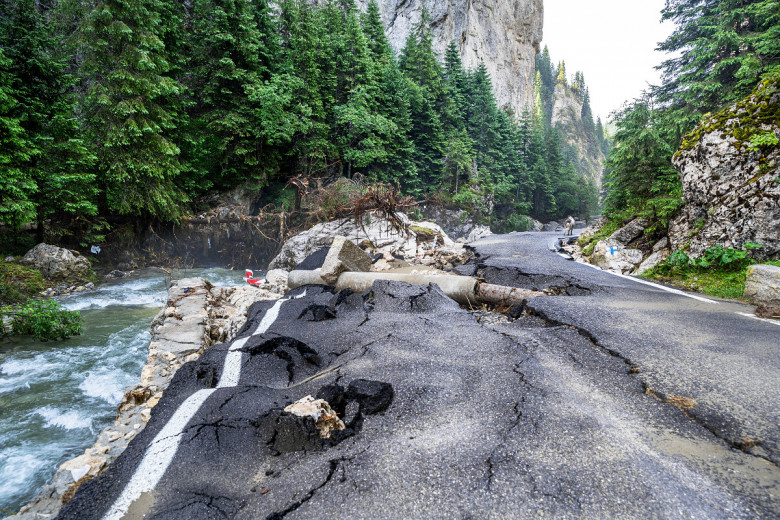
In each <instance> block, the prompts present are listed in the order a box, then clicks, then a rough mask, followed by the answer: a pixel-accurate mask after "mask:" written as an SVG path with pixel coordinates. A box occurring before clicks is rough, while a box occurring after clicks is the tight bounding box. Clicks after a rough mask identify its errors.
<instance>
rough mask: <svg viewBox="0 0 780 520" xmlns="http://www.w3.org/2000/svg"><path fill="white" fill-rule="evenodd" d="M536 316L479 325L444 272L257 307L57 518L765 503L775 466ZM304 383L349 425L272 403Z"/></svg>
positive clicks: (301, 391) (699, 513)
mask: <svg viewBox="0 0 780 520" xmlns="http://www.w3.org/2000/svg"><path fill="white" fill-rule="evenodd" d="M551 298H552V297H551ZM540 321H541V320H539V319H537V318H532V317H528V318H521V319H519V320H517V321H514V322H512V323H499V324H494V325H491V326H483V325H481V324H480V323H478V322H477V320H476V319H475V317H474V315H473V314H472V313H470V312H469V311H468V310H464V309H461V308H460V307H459V306H458V305H457V304H456V303H455V302H453V301H452V300H450V299H449V298H447V297H446V296H445V295H444V294H443V293H441V291H440V290H438V288H437V287H436V286H429V287H422V286H410V285H407V284H403V283H400V282H381V281H380V282H376V283H375V285H374V287H373V289H372V290H371V291H367V292H366V293H364V294H351V293H350V292H348V291H346V292H340V293H335V294H334V293H333V292H332V291H331V290H330V289H328V288H325V287H320V286H308V287H305V288H300V289H297V290H295V291H291V292H290V293H288V295H287V299H285V300H283V301H282V302H281V303H278V304H275V303H274V302H265V303H260V304H256V305H255V306H254V307H253V308H252V309H251V310H250V319H249V320H248V322H247V325H246V326H245V328H244V329H243V330H242V331H241V332H240V333H239V334H238V336H237V339H236V340H234V341H233V342H232V343H230V344H224V345H216V346H214V347H212V348H211V349H209V350H207V351H206V353H205V354H204V355H203V356H202V357H201V358H200V359H199V360H198V361H195V362H192V363H189V364H187V365H185V366H184V367H182V369H181V370H180V371H179V372H178V373H177V374H176V376H175V378H174V380H173V382H172V383H171V385H170V387H169V388H168V390H166V392H165V394H164V396H163V399H162V400H161V401H160V403H159V404H158V405H157V406H156V407H155V408H154V409H153V412H152V417H151V420H150V421H149V424H148V425H147V427H146V429H145V430H144V431H143V432H142V433H141V434H139V435H138V437H137V438H136V439H135V440H134V441H133V442H132V443H131V444H130V446H129V447H128V449H127V451H126V452H125V453H124V454H123V455H122V456H120V457H119V459H118V460H117V461H116V462H115V463H114V464H113V465H112V466H111V467H110V468H109V469H108V471H107V472H106V473H104V474H103V475H102V476H100V477H98V478H96V479H94V480H92V481H90V482H88V483H86V484H84V485H83V486H82V487H81V488H80V490H79V491H78V493H77V494H76V496H75V497H74V499H73V500H72V501H71V502H70V503H69V504H68V505H67V506H65V508H64V509H63V510H62V512H61V514H60V516H59V518H63V519H90V518H95V519H97V518H104V517H106V518H142V517H143V518H153V519H181V518H193V519H199V518H246V519H257V518H268V519H278V518H339V519H343V518H508V517H512V518H531V517H534V518H536V517H538V516H540V515H541V516H542V517H560V516H570V517H591V518H595V517H597V518H603V517H642V518H647V517H667V518H678V517H680V516H681V515H685V516H689V517H693V518H755V517H756V516H763V517H766V518H769V517H773V516H776V515H777V513H778V512H779V511H780V505H779V504H778V490H780V473H778V471H777V467H776V466H774V465H772V464H771V463H769V462H767V461H765V460H763V459H759V458H756V457H753V456H751V455H748V454H745V453H742V452H740V451H737V450H733V449H731V448H730V447H729V446H728V445H727V444H725V443H724V442H722V441H721V440H719V439H717V438H716V437H714V436H713V435H711V434H710V433H709V432H708V431H706V430H705V429H703V428H701V427H700V426H698V425H697V424H695V423H694V422H692V421H690V420H689V419H687V418H686V417H685V416H684V415H682V414H680V413H679V411H678V410H676V409H674V408H673V407H670V406H668V405H667V404H665V403H661V402H659V401H658V400H656V399H654V398H653V397H652V396H649V395H647V394H645V393H644V389H643V388H642V385H641V384H640V383H639V382H638V381H637V379H636V378H633V377H631V375H630V374H629V373H628V371H627V369H626V366H625V363H624V362H623V361H622V360H620V359H618V358H616V357H614V356H610V355H609V354H608V353H606V352H604V351H603V350H602V349H600V348H598V347H596V346H595V345H593V344H592V343H590V342H589V341H588V340H587V338H584V337H583V336H582V335H581V334H579V333H578V332H577V331H576V330H575V329H572V328H569V327H565V326H560V327H545V326H544V324H541V323H540ZM258 332H259V333H258ZM231 359H232V360H233V361H230V360H231ZM226 360H228V361H226ZM236 360H237V365H236V364H235V363H234V361H236ZM356 381H368V382H371V384H363V386H361V388H365V389H366V390H364V391H361V392H362V393H361V392H358V391H356V390H355V388H357V386H355V385H356V383H355V382H356ZM350 385H352V386H350ZM372 385H374V386H372ZM358 386H359V385H358ZM350 388H351V389H352V390H350ZM372 388H383V389H384V391H383V392H379V391H377V392H373V390H371V389H372ZM387 388H392V392H391V393H388V391H387ZM372 393H375V394H376V395H368V394H372ZM380 393H381V394H382V395H379V394H380ZM306 395H312V396H317V397H323V398H326V399H327V400H328V401H329V402H330V404H331V405H332V406H333V408H334V410H336V411H337V412H338V413H339V414H340V417H341V418H342V419H343V421H344V422H345V426H346V428H345V430H342V431H340V432H336V433H337V435H334V436H333V437H331V439H327V440H326V439H320V438H319V437H318V434H317V431H316V429H314V428H313V427H312V425H313V422H312V424H307V423H306V421H305V420H300V419H292V418H291V417H290V416H289V415H288V414H285V413H284V412H282V409H283V408H284V407H285V406H287V405H289V404H290V403H292V402H293V401H296V400H298V399H300V398H302V397H304V396H306ZM193 403H194V404H193ZM195 405H197V406H195ZM188 406H189V407H190V408H192V407H194V408H195V410H194V411H193V412H192V414H191V415H187V414H185V413H184V411H183V410H185V411H186V409H187V407H188ZM185 419H186V420H185ZM177 421H179V422H181V421H184V422H182V424H181V427H180V428H173V427H172V425H174V423H176V422H177ZM166 432H168V433H170V435H169V434H168V433H166ZM176 432H178V433H176ZM161 446H170V447H169V448H168V449H167V450H163V449H162V448H161ZM155 450H157V451H155ZM171 450H172V452H171ZM150 454H153V456H150ZM150 468H151V469H150ZM156 473H159V478H158V477H155V476H154V475H155V474H156ZM152 480H155V482H152V483H151V484H153V485H150V481H152ZM134 482H135V483H136V484H133V483H134ZM133 485H135V486H136V488H134V489H136V492H135V493H130V492H128V489H129V488H131V487H132V486H133ZM128 497H129V498H128Z"/></svg>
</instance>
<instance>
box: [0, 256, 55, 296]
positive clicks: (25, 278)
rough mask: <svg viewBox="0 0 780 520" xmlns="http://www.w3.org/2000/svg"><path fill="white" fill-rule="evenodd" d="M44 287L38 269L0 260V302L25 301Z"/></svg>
mask: <svg viewBox="0 0 780 520" xmlns="http://www.w3.org/2000/svg"><path fill="white" fill-rule="evenodd" d="M45 288H46V284H45V283H44V281H43V276H42V275H41V273H40V271H36V270H35V269H30V268H28V267H25V266H23V265H20V264H17V263H14V262H4V261H0V304H6V305H7V304H18V303H22V302H25V301H27V300H28V299H29V298H31V297H33V296H35V295H36V294H38V293H39V292H41V291H42V290H43V289H45Z"/></svg>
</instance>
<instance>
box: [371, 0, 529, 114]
mask: <svg viewBox="0 0 780 520" xmlns="http://www.w3.org/2000/svg"><path fill="white" fill-rule="evenodd" d="M378 3H379V8H380V10H381V12H382V19H383V21H384V22H385V28H386V33H387V36H388V38H389V40H390V44H391V45H392V46H393V49H395V51H396V52H400V50H401V49H402V48H403V46H404V43H405V42H406V38H407V36H409V32H410V31H411V29H412V27H413V26H414V25H415V24H416V23H418V22H419V21H420V14H421V12H422V7H423V6H425V7H427V8H428V11H429V12H430V14H431V19H432V22H431V27H432V29H433V34H434V37H435V41H434V48H435V50H436V52H438V53H439V55H440V56H444V51H445V49H446V47H447V45H448V44H449V42H450V41H453V40H454V41H455V43H457V45H458V47H459V48H460V51H461V56H462V59H463V65H464V67H466V68H476V67H477V65H479V62H480V61H484V62H485V65H486V66H487V69H488V71H489V72H490V76H491V77H492V79H493V86H494V91H495V94H496V99H497V100H498V103H499V105H501V106H506V105H509V106H511V107H512V108H513V109H514V110H515V112H516V113H518V114H519V113H520V112H522V110H523V108H524V107H527V106H531V104H532V103H533V74H534V57H535V56H536V53H537V52H539V44H540V43H541V41H542V23H543V18H544V16H543V15H544V6H543V3H542V0H493V1H488V0H378ZM358 5H359V6H360V7H361V8H363V9H365V8H366V6H367V5H368V0H358Z"/></svg>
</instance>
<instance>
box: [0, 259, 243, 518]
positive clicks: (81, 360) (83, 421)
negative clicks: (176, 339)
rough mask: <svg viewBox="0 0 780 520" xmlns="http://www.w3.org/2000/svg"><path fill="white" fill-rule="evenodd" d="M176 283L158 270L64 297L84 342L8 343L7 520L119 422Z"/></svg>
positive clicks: (208, 273) (2, 405)
mask: <svg viewBox="0 0 780 520" xmlns="http://www.w3.org/2000/svg"><path fill="white" fill-rule="evenodd" d="M177 276H178V277H188V276H201V277H204V278H206V279H208V280H210V281H211V282H212V283H213V284H214V285H236V284H241V283H243V278H242V276H243V272H242V271H230V270H227V269H196V270H188V271H184V272H180V273H177ZM168 282H169V279H166V277H165V276H164V275H163V274H162V273H160V272H158V271H151V270H149V271H142V272H139V273H136V274H135V275H134V276H133V277H132V278H131V279H126V280H121V281H118V282H114V283H110V284H104V285H100V286H98V288H97V289H96V290H94V291H90V292H85V293H78V294H74V295H70V296H65V297H62V298H60V299H59V300H60V302H61V303H62V304H63V305H64V306H65V307H67V308H68V309H71V310H79V311H81V315H82V318H83V331H82V334H81V336H76V337H73V338H70V339H68V340H65V341H59V342H46V343H40V342H37V341H33V340H30V339H29V338H10V339H9V340H4V341H2V342H0V513H9V512H16V511H17V510H18V509H19V507H21V506H22V505H23V504H25V503H26V502H28V501H29V500H30V499H31V498H32V497H33V496H34V494H35V492H36V490H37V489H38V487H40V486H41V485H42V484H44V483H46V481H47V480H48V479H49V478H51V475H52V474H53V473H54V470H55V469H56V468H57V466H59V464H61V463H62V462H63V461H65V460H67V459H70V458H72V457H74V456H77V455H80V454H81V453H83V451H84V449H86V448H87V447H89V446H91V445H92V443H93V442H94V440H95V437H96V436H97V434H98V433H99V432H100V431H101V430H102V429H103V428H104V427H105V426H107V425H108V424H110V423H111V422H112V421H113V420H114V418H115V416H116V407H117V404H118V403H119V401H120V399H121V398H122V394H123V391H124V388H125V387H126V386H129V385H132V384H134V383H136V382H137V381H138V380H139V378H140V373H141V368H142V366H143V364H144V362H145V360H146V348H147V346H148V345H149V337H150V336H149V325H150V323H151V321H152V318H154V316H155V314H157V312H158V311H159V310H160V308H161V307H162V306H163V304H164V303H165V297H166V295H167V285H168ZM2 516H4V515H3V514H0V517H2Z"/></svg>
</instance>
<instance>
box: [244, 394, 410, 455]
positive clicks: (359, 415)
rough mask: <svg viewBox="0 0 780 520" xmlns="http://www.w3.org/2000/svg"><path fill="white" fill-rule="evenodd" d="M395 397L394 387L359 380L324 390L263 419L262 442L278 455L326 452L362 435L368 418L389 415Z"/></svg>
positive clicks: (261, 425) (267, 414)
mask: <svg viewBox="0 0 780 520" xmlns="http://www.w3.org/2000/svg"><path fill="white" fill-rule="evenodd" d="M393 397H394V391H393V387H392V385H391V384H390V383H385V382H382V381H373V380H368V379H356V380H354V381H352V382H351V383H350V384H349V385H348V386H347V388H344V387H343V386H341V385H339V384H335V383H334V384H329V385H326V386H323V387H322V388H320V389H319V391H318V392H317V394H316V396H315V397H312V396H305V397H304V398H303V399H299V400H298V401H296V402H295V403H291V404H290V405H289V406H287V407H285V408H284V409H274V410H271V411H269V412H268V413H266V414H265V415H263V416H262V417H261V418H260V425H259V429H260V434H261V442H264V443H266V444H267V445H268V447H269V449H270V451H271V453H272V454H274V455H281V454H283V453H290V452H296V451H322V450H324V449H326V448H328V447H330V446H335V445H336V444H338V443H340V442H341V441H343V440H344V439H346V438H349V437H351V436H353V435H355V434H356V433H358V432H359V431H360V429H361V428H362V426H363V421H364V419H365V417H366V416H367V415H374V414H378V413H381V412H383V411H385V410H386V409H387V408H388V407H389V406H390V404H391V403H392V401H393ZM331 414H333V415H331Z"/></svg>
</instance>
